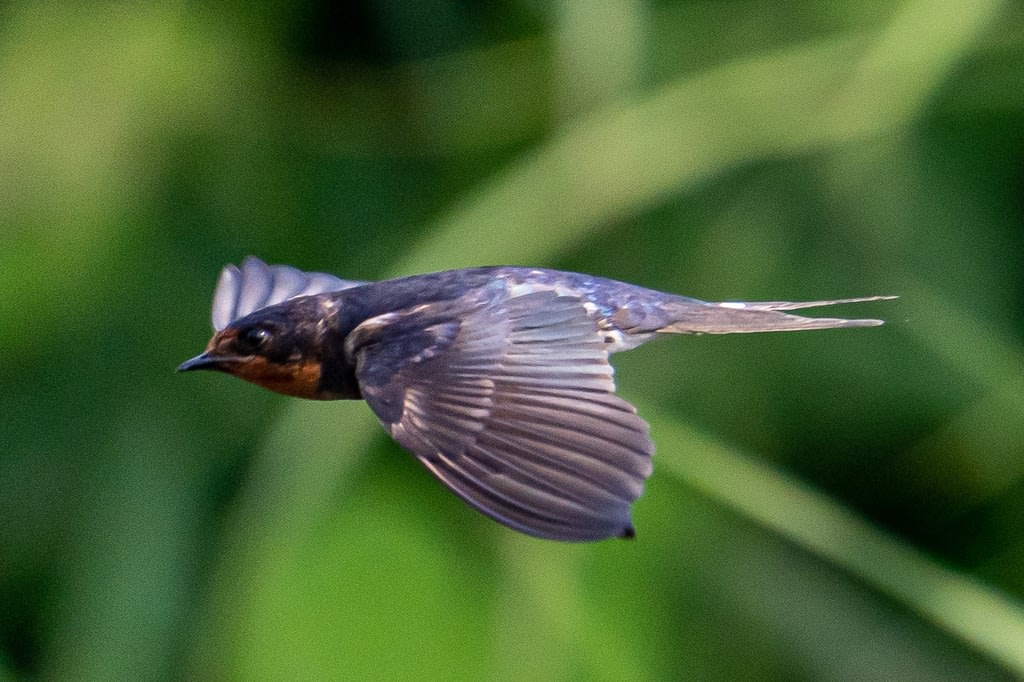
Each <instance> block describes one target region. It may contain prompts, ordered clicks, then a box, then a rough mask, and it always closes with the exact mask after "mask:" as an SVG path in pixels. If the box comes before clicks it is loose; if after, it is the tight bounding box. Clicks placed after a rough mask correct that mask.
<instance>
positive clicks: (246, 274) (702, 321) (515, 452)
mask: <svg viewBox="0 0 1024 682" xmlns="http://www.w3.org/2000/svg"><path fill="white" fill-rule="evenodd" d="M891 298H894V297H893V296H870V297H865V298H846V299H837V300H830V301H810V302H800V303H794V302H789V301H772V302H762V303H749V302H739V301H725V302H717V303H716V302H705V301H701V300H698V299H694V298H688V297H685V296H677V295H674V294H667V293H662V292H660V291H655V290H652V289H645V288H643V287H639V286H635V285H632V284H626V283H624V282H618V281H615V280H611V279H603V278H600V277H592V276H590V275H584V274H579V273H574V272H560V271H556V270H544V269H538V268H524V267H479V268H468V269H462V270H449V271H446V272H437V273H431V274H424V275H414V276H412V277H403V278H399V279H389V280H384V281H379V282H360V281H351V280H343V279H339V278H337V277H334V276H333V275H329V274H325V273H319V272H314V273H307V272H302V271H300V270H298V269H296V268H293V267H291V266H287V265H267V264H266V263H264V262H263V261H261V260H259V259H257V258H253V257H249V258H246V259H245V261H244V262H243V263H242V265H241V267H236V266H234V265H228V266H227V267H225V268H224V269H223V271H222V272H221V274H220V279H219V281H218V283H217V288H216V291H215V292H214V297H213V314H212V318H213V328H214V330H215V333H214V335H213V338H212V339H211V340H210V342H209V344H208V345H207V347H206V350H205V351H204V352H203V353H201V354H200V355H198V356H196V357H194V358H192V359H191V360H188V361H186V362H184V363H182V364H181V365H180V366H179V367H178V371H189V370H198V369H206V370H216V371H220V372H224V373H227V374H231V375H234V376H236V377H238V378H240V379H244V380H246V381H249V382H252V383H254V384H256V385H258V386H262V387H264V388H267V389H270V390H271V391H276V392H278V393H283V394H285V395H289V396H296V397H299V398H310V399H315V400H345V399H360V398H361V399H363V400H365V401H366V402H367V403H368V404H369V406H370V409H371V410H372V411H373V413H374V414H375V415H376V416H377V418H378V419H379V420H380V422H381V424H383V425H384V428H385V429H387V430H388V432H389V433H390V434H391V436H392V437H393V438H394V439H395V440H396V441H397V442H398V443H399V444H400V445H401V446H402V447H403V448H405V449H406V450H408V451H409V452H410V453H412V454H413V455H414V456H415V457H416V458H417V459H418V460H419V461H420V462H421V463H422V464H423V465H424V466H425V467H426V468H427V469H428V470H429V471H430V472H431V473H432V474H433V475H434V476H436V477H437V478H438V479H440V481H441V482H442V483H444V484H445V485H446V486H448V488H450V489H451V490H452V491H453V492H454V493H455V494H457V495H458V496H459V497H461V498H462V499H463V500H465V501H466V502H468V503H469V504H470V505H472V506H473V507H475V508H476V509H478V510H479V511H481V512H483V513H484V514H486V515H488V516H490V517H491V518H493V519H495V520H496V521H498V522H500V523H502V524H505V525H506V526H509V527H511V528H514V529H515V530H518V531H521V532H523V533H526V534H529V535H533V536H537V537H542V538H550V539H555V540H566V541H583V540H601V539H604V538H609V537H633V535H634V529H633V524H632V520H631V512H630V510H631V505H632V503H633V502H634V500H636V499H637V498H638V497H639V496H640V494H641V492H642V491H643V485H644V481H645V480H646V479H647V477H648V476H649V475H650V474H651V455H652V454H653V452H654V443H653V442H652V441H651V439H650V436H649V434H648V431H649V427H648V425H647V423H646V422H645V421H644V420H643V419H641V418H640V417H639V416H638V415H637V412H636V409H635V408H634V407H633V406H632V405H631V404H629V403H628V402H626V401H625V400H623V399H622V398H619V397H618V396H617V395H615V382H614V380H613V376H612V375H613V370H612V366H611V365H610V364H609V361H608V359H609V356H610V355H611V354H612V353H616V352H619V351H624V350H630V349H632V348H635V347H637V346H639V345H641V344H643V343H646V342H647V341H650V340H651V339H653V338H654V337H656V336H658V335H662V334H735V333H749V332H775V331H803V330H809V329H833V328H840V327H873V326H877V325H880V324H882V320H873V319H841V318H830V317H818V318H813V317H802V316H799V315H793V314H790V311H793V310H800V309H803V308H815V307H820V306H830V305H836V304H840V303H863V302H868V301H880V300H886V299H891Z"/></svg>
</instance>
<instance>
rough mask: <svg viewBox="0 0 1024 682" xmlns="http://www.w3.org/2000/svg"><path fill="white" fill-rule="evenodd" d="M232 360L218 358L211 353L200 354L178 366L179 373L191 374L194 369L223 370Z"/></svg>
mask: <svg viewBox="0 0 1024 682" xmlns="http://www.w3.org/2000/svg"><path fill="white" fill-rule="evenodd" d="M231 359H232V358H225V357H217V356H215V355H210V354H209V353H200V354H199V355H197V356H195V357H194V358H192V359H191V360H186V361H185V362H183V363H181V364H180V365H178V369H177V371H178V372H191V371H192V370H194V369H222V368H223V366H224V364H225V361H230V360H231Z"/></svg>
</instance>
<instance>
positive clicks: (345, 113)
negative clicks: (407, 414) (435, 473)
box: [0, 0, 1024, 680]
mask: <svg viewBox="0 0 1024 682" xmlns="http://www.w3.org/2000/svg"><path fill="white" fill-rule="evenodd" d="M1022 226H1024V7H1022V5H1021V4H1020V3H1019V2H1013V1H1011V0H1002V1H1000V0H903V1H901V2H881V1H874V0H866V1H859V2H846V3H842V2H840V3H836V2H824V1H811V0H804V1H800V2H791V3H776V2H769V1H767V0H730V1H728V2H714V1H710V0H704V1H684V2H665V1H661V2H655V1H650V2H641V1H639V0H596V1H594V2H586V3H585V2H572V1H571V0H564V1H560V2H553V3H545V2H538V1H536V0H502V1H500V2H492V3H473V2H467V1H465V0H461V1H460V0H419V1H413V2H397V1H384V0H379V1H373V0H364V1H361V2H355V3H348V4H345V3H330V2H287V3H286V2H267V3H261V4H260V3H255V4H253V3H238V2H228V3H222V4H220V5H217V6H215V7H211V6H208V5H207V4H205V3H193V2H184V1H170V2H168V1H164V2H159V3H156V2H139V3H123V4H122V3H113V2H111V3H98V2H93V3H89V2H81V3H63V4H61V3H39V2H6V3H2V4H0V349H2V355H3V361H2V362H0V679H2V680H23V679H24V680H32V679H40V680H50V679H57V680H72V679H74V680H91V679H94V680H114V679H132V680H138V679H152V680H159V679H224V680H293V679H295V680H297V679H310V680H312V679H359V680H370V679H393V680H399V679H402V680H407V679H432V680H439V679H464V680H481V679H496V680H677V679H693V680H717V679H721V680H882V679H885V680H943V679H948V680H965V679H972V680H999V679H1013V678H1015V677H1019V676H1024V607H1022V604H1024V445H1022V437H1024V315H1022V306H1021V304H1020V301H1021V297H1022V294H1024V286H1022V272H1021V254H1022V246H1024V244H1022V240H1024V234H1022V229H1021V228H1022ZM247 254H254V255H258V256H260V257H261V258H263V259H265V260H267V261H269V262H274V263H289V264H292V265H295V266H298V267H300V268H303V269H307V270H323V271H328V272H333V273H336V274H338V275H340V276H342V277H346V278H352V279H372V278H382V277H388V276H395V275H400V274H412V273H416V272H423V271H430V270H437V269H443V268H448V267H460V266H470V265H479V264H489V263H509V264H530V265H537V266H546V267H556V268H563V269H571V270H579V271H585V272H591V273H594V274H600V275H604V276H608V277H613V278H619V279H625V280H628V281H631V282H635V283H639V284H643V285H646V286H649V287H653V288H658V289H662V290H666V291H673V292H677V293H684V294H689V295H693V296H698V297H701V298H706V299H716V300H720V299H734V300H735V299H740V300H742V299H746V300H777V299H790V300H799V299H819V298H830V297H843V296H857V295H871V294H899V295H900V296H901V298H900V299H899V300H898V301H895V302H887V303H877V304H871V305H863V306H858V307H856V308H855V309H853V308H848V309H844V310H843V311H842V312H844V313H849V314H850V315H864V316H880V317H885V318H886V319H888V320H889V324H888V325H887V326H885V327H881V328H874V329H863V330H842V331H831V332H818V333H807V334H780V335H754V336H738V337H686V338H673V339H667V340H661V341H659V342H657V343H652V344H649V345H647V346H645V347H643V348H642V349H639V350H636V351H632V352H631V353H628V354H622V355H618V356H616V358H615V360H616V367H617V375H616V376H617V382H618V386H619V391H620V394H621V395H623V396H624V397H626V398H627V399H629V400H631V401H633V402H635V403H636V404H637V405H638V406H639V408H640V410H641V414H643V415H644V416H645V417H646V418H647V419H648V420H649V421H650V422H651V425H652V432H653V436H654V438H655V441H656V442H657V444H658V452H657V454H656V470H655V473H654V475H653V477H652V478H651V479H650V481H649V484H648V486H647V491H646V493H645V496H644V497H643V498H641V500H640V501H639V502H638V503H637V505H636V507H635V523H636V526H637V529H638V537H637V539H636V540H634V541H631V542H626V541H608V542H604V543H598V544H584V545H565V544H557V543H552V542H545V541H540V540H535V539H531V538H527V537H524V536H520V535H517V534H515V533H513V532H512V531H509V530H507V529H505V528H503V527H500V526H498V525H497V524H494V523H492V522H491V521H489V520H488V519H486V518H484V517H483V516H480V515H479V514H477V513H475V512H473V511H472V510H470V509H469V508H468V507H466V506H465V505H463V504H462V503H461V502H459V501H458V500H457V499H456V498H454V496H452V495H450V494H449V493H448V492H446V491H445V490H444V489H443V488H442V486H440V485H439V484H438V483H436V482H435V481H434V480H432V479H431V478H430V477H429V476H428V475H427V473H426V472H425V471H424V470H422V468H421V467H420V466H419V465H418V464H417V463H415V462H414V461H413V460H412V459H411V458H410V457H409V456H407V455H406V454H405V453H403V452H402V451H401V450H399V449H398V448H397V447H396V446H395V445H394V444H393V443H392V442H391V441H390V440H389V439H388V438H386V437H385V435H384V433H383V431H382V430H381V429H380V428H379V426H378V425H377V424H376V422H375V421H374V419H373V418H372V416H371V415H370V413H369V410H368V409H367V408H366V406H365V405H363V404H361V403H334V404H312V403H302V402H301V401H296V400H291V399H287V398H284V397H280V396H275V395H272V394H269V393H266V392H264V391H261V390H258V389H256V388H255V387H252V386H249V385H246V384H243V383H242V382H239V381H237V380H232V379H229V378H227V377H224V376H220V375H212V374H210V375H175V373H174V372H173V370H174V367H175V366H176V365H177V364H178V363H179V362H181V361H182V360H184V359H186V358H188V357H190V356H192V355H194V354H195V353H197V352H198V351H199V350H201V349H202V347H203V346H204V345H205V343H206V340H207V337H208V334H209V323H208V319H209V317H208V315H209V313H208V310H209V300H210V295H211V292H212V287H213V284H214V282H215V279H216V276H217V272H218V270H219V268H220V267H221V266H222V265H223V264H224V263H227V262H239V261H240V260H241V258H243V257H244V256H245V255H247Z"/></svg>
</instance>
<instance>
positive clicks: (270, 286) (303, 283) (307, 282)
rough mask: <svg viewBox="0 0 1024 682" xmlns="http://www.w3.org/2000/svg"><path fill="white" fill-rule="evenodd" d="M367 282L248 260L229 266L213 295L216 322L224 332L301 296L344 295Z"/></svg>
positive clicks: (251, 257)
mask: <svg viewBox="0 0 1024 682" xmlns="http://www.w3.org/2000/svg"><path fill="white" fill-rule="evenodd" d="M362 284H365V282H355V281H351V280H344V279H338V278H337V277H335V276H334V275H328V274H327V273H324V272H303V271H301V270H298V269H296V268H293V267H291V266H290V265H267V264H266V263H264V262H263V261H261V260H260V259H259V258H254V257H253V256H248V257H247V258H246V259H245V260H244V261H242V266H241V267H236V266H234V265H227V266H225V267H224V269H223V270H221V272H220V279H218V280H217V288H216V290H215V291H214V293H213V313H212V316H211V317H212V321H213V328H214V330H215V331H220V330H221V329H223V328H224V327H226V326H228V325H229V324H231V323H232V322H234V321H235V320H237V319H238V318H240V317H245V316H246V315H248V314H249V313H252V312H255V311H257V310H260V309H261V308H266V307H267V306H271V305H275V304H277V303H282V302H284V301H287V300H288V299H291V298H296V297H297V296H311V295H313V294H322V293H325V292H329V291H341V290H342V289H350V288H352V287H356V286H360V285H362Z"/></svg>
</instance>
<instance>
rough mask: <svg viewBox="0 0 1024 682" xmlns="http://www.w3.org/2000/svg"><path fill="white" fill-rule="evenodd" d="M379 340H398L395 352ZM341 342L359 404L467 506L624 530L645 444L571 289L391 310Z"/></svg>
mask: <svg viewBox="0 0 1024 682" xmlns="http://www.w3.org/2000/svg"><path fill="white" fill-rule="evenodd" d="M456 308H458V306H456ZM455 322H457V323H458V332H457V333H456V334H451V333H450V331H451V329H452V327H451V325H452V324H454V323H455ZM433 328H438V329H440V328H444V329H446V330H447V331H448V332H449V333H446V334H440V333H437V334H433V335H432V334H430V333H429V330H431V329H433ZM413 339H416V340H418V342H419V345H416V344H412V345H411V346H409V344H410V342H411V340H413ZM388 344H391V347H392V348H396V347H403V348H406V346H409V347H408V348H406V357H405V358H403V359H396V358H395V354H394V353H393V352H388V351H387V350H386V348H387V346H388ZM403 344H405V346H403ZM420 346H423V347H420ZM348 350H349V353H350V354H351V355H352V356H353V359H354V361H355V363H356V368H357V369H356V375H357V377H358V378H359V380H360V386H361V388H362V390H363V395H364V397H365V398H366V400H367V402H368V403H369V405H370V407H371V409H373V411H374V412H375V413H376V414H377V416H378V417H379V418H380V419H381V421H382V422H383V423H384V425H385V426H386V427H387V428H388V429H389V430H390V431H391V433H392V435H393V436H394V437H395V439H396V440H397V441H398V442H399V443H400V444H401V445H402V446H403V447H405V448H406V449H408V450H409V451H410V452H412V453H413V454H414V455H415V456H416V457H417V458H418V459H419V460H420V461H421V462H422V463H423V464H424V465H425V466H426V467H427V468H428V469H429V470H430V471H431V472H432V473H433V474H434V475H435V476H437V478H439V479H440V480H441V481H442V482H443V483H445V484H446V485H447V486H448V487H449V488H451V489H452V490H453V491H454V492H455V493H457V494H458V495H460V496H461V497H462V498H463V499H464V500H466V501H467V502H468V503H469V504H471V505H472V506H474V507H476V508H477V509H479V510H480V511H482V512H483V513H485V514H487V515H489V516H491V517H492V518H494V519H496V520H498V521H500V522H501V523H504V524H506V525H508V526H511V527H512V528H516V529H517V530H520V531H523V532H525V533H529V534H532V535H537V536H541V537H548V538H555V539H561V540H596V539H601V538H605V537H610V536H614V535H631V534H632V525H631V521H630V506H631V504H632V502H633V501H634V500H635V499H636V498H637V497H639V495H640V493H641V492H642V491H643V483H644V480H645V479H646V478H647V476H649V475H650V473H651V460H650V455H651V453H652V452H653V449H654V448H653V444H652V442H651V440H650V437H649V435H648V426H647V424H646V423H645V422H644V421H643V420H642V419H641V418H640V417H639V416H637V414H636V410H635V409H634V408H633V406H632V405H630V404H629V403H627V402H626V401H624V400H622V399H621V398H618V397H617V396H616V395H615V394H614V392H615V382H614V379H613V370H612V367H611V365H610V364H609V363H608V354H607V351H606V350H605V346H604V344H603V341H602V335H601V333H600V332H599V330H598V329H597V326H596V323H595V322H593V321H592V320H591V319H590V318H589V317H588V316H587V314H586V309H585V308H584V307H583V305H582V301H580V300H579V299H578V298H575V297H572V296H559V295H557V294H556V293H554V292H539V293H533V294H526V295H523V296H519V297H516V298H512V299H506V300H498V301H485V302H482V303H481V302H475V303H473V302H470V303H467V304H465V305H464V306H463V307H462V308H461V309H454V310H453V309H452V305H451V304H447V307H446V305H442V304H431V305H427V306H420V307H418V308H416V309H414V310H410V311H406V312H405V313H403V314H399V315H397V316H396V315H395V313H389V314H388V316H381V317H378V318H373V319H371V320H368V321H367V322H365V323H364V324H363V325H361V326H360V328H357V329H356V331H355V332H353V335H352V337H351V338H350V342H349V347H348ZM380 363H391V365H392V366H391V367H389V368H383V367H381V366H380ZM396 403H400V405H401V408H400V409H396Z"/></svg>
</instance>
